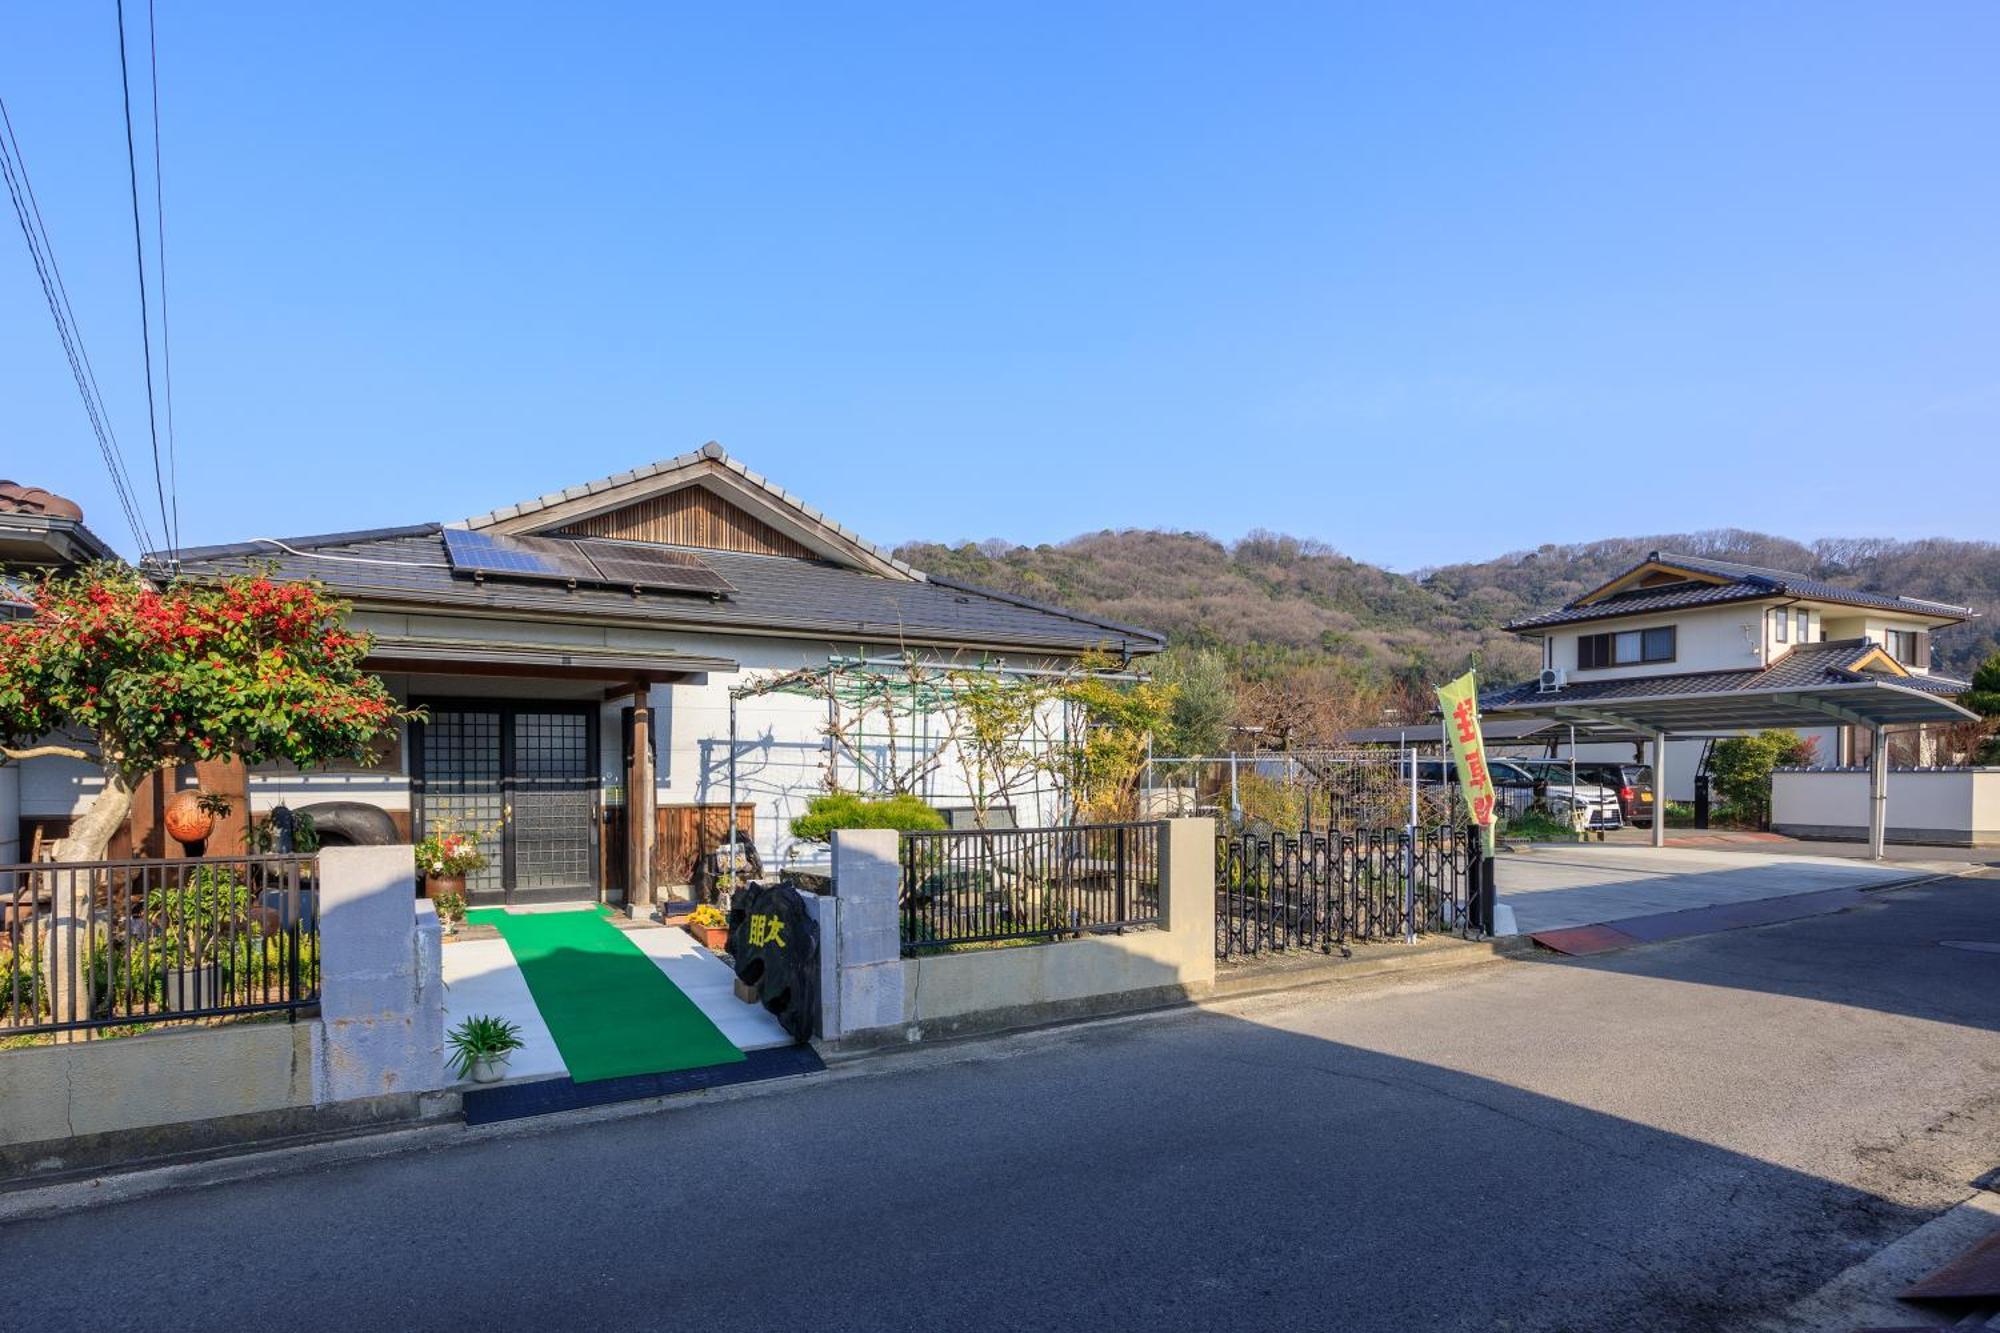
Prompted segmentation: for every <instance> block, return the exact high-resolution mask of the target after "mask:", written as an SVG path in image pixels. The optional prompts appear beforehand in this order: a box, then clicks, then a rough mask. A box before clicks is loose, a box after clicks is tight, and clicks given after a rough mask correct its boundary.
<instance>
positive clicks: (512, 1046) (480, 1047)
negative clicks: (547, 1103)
mask: <svg viewBox="0 0 2000 1333" xmlns="http://www.w3.org/2000/svg"><path fill="white" fill-rule="evenodd" d="M445 1044H446V1045H447V1046H449V1047H451V1056H450V1059H449V1061H448V1063H449V1064H450V1066H451V1068H452V1070H453V1072H455V1073H456V1074H457V1075H458V1076H459V1077H460V1078H462V1079H464V1078H469V1079H471V1080H472V1081H473V1082H474V1083H497V1082H499V1081H500V1080H501V1079H503V1078H505V1077H506V1076H507V1057H508V1056H510V1055H512V1054H513V1053H514V1052H515V1051H518V1050H520V1049H521V1047H522V1046H523V1045H525V1044H526V1043H524V1042H523V1041H522V1040H521V1029H520V1028H518V1027H516V1026H514V1025H513V1024H512V1023H509V1022H508V1021H507V1020H506V1019H504V1018H495V1017H494V1016H493V1015H492V1014H475V1015H473V1016H472V1017H471V1018H468V1019H466V1020H465V1021H464V1022H463V1023H460V1024H459V1025H458V1026H457V1027H455V1028H453V1029H452V1030H451V1032H450V1034H449V1035H447V1036H446V1037H445Z"/></svg>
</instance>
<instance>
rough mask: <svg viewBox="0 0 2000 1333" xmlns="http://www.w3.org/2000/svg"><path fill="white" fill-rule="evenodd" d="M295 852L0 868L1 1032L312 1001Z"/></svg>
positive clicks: (94, 1028)
mask: <svg viewBox="0 0 2000 1333" xmlns="http://www.w3.org/2000/svg"><path fill="white" fill-rule="evenodd" d="M314 869H315V863H314V861H313V859H312V858H311V857H306V856H238V857H206V858H200V859H191V860H181V861H75V862H35V863H32V864H25V865H0V1039H5V1038H8V1037H17V1036H27V1035H32V1034H37V1033H53V1032H76V1033H80V1034H82V1035H85V1036H88V1035H91V1034H93V1033H98V1032H101V1031H102V1030H104V1029H108V1028H120V1027H128V1026H132V1025H136V1024H144V1025H151V1024H156V1023H168V1022H189V1021H201V1020H210V1019H216V1018H222V1017H228V1016H234V1015H242V1014H268V1013H284V1014H287V1015H289V1016H292V1017H297V1015H298V1012H299V1010H300V1009H301V1008H303V1007H305V1006H307V1005H311V1004H314V1003H316V1002H317V1001H318V999H319V975H320V971H319V915H318V913H319V903H318V899H319V894H318V892H317V890H316V886H315V881H314Z"/></svg>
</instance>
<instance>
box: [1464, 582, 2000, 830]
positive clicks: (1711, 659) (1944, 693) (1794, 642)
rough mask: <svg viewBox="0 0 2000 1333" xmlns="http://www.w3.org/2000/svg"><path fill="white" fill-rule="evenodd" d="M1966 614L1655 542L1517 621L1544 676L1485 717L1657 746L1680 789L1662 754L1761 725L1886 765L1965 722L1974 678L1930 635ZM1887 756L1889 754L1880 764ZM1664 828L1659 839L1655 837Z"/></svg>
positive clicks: (1663, 783)
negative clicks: (1947, 662) (1553, 605)
mask: <svg viewBox="0 0 2000 1333" xmlns="http://www.w3.org/2000/svg"><path fill="white" fill-rule="evenodd" d="M1974 614H1975V613H1974V612H1973V611H1972V610H1970V609H1969V608H1967V607H1962V606H1949V605H1945V604H1943V603H1940V602H1932V601H1925V600H1922V599H1919V598H1913V597H1901V596H1894V595H1888V594H1882V593H1873V592H1862V591H1858V590H1856V589H1853V588H1845V587H1841V586H1839V585H1837V584H1832V583H1827V582H1825V581H1823V580H1820V579H1815V578H1811V577H1809V576H1807V575H1803V574H1795V573H1790V572H1787V571H1785V570H1777V569H1764V568H1760V567H1758V566H1754V565H1743V564H1737V563H1734V562H1732V561H1726V560H1711V559H1707V558H1703V557H1697V556H1685V555H1676V554H1672V553H1669V552H1664V551H1654V552H1652V553H1651V554H1650V555H1648V557H1647V558H1646V559H1645V560H1643V561H1641V562H1640V563H1639V564H1637V565H1634V566H1633V567H1632V568H1631V569H1628V570H1626V571H1625V572H1624V573H1622V574H1620V575H1619V576H1618V577H1617V578H1615V579H1612V580H1611V581H1610V582H1608V583H1606V584H1604V585H1602V586H1601V587H1598V588H1594V589H1592V590H1591V591H1589V592H1587V593H1585V594H1583V595H1582V596H1580V597H1577V598H1576V599H1574V600H1573V601H1571V602H1570V603H1568V604H1567V605H1566V606H1563V607H1562V608H1560V609H1558V610H1555V611H1549V612H1545V613H1543V614H1541V615H1537V616H1531V617H1529V618H1527V619H1525V620H1520V621H1516V622H1515V623H1514V624H1512V625H1510V626H1508V628H1509V629H1510V630H1512V631H1513V632H1515V633H1517V634H1520V635H1522V636H1524V637H1527V638H1531V639H1536V640H1539V641H1540V643H1541V648H1542V671H1541V674H1540V677H1539V678H1538V679H1536V680H1533V681H1526V682H1523V683H1521V684H1519V685H1514V686H1510V687H1507V688H1505V689H1500V690H1495V691H1491V692H1489V693H1487V694H1485V695H1483V696H1482V697H1481V700H1480V703H1481V708H1482V710H1483V711H1484V712H1486V713H1488V714H1489V715H1493V716H1501V717H1539V718H1544V719H1550V720H1555V721H1563V722H1569V723H1572V724H1574V725H1575V726H1576V728H1577V740H1578V745H1579V747H1581V746H1582V745H1584V744H1586V743H1590V742H1598V743H1602V742H1604V741H1607V740H1613V741H1623V742H1628V743H1629V742H1630V741H1631V740H1634V739H1644V740H1646V741H1648V742H1649V743H1650V744H1651V745H1652V747H1653V749H1654V751H1655V756H1654V767H1655V783H1656V786H1658V787H1659V789H1660V790H1661V791H1662V793H1663V794H1665V795H1670V796H1671V795H1678V794H1680V793H1682V792H1684V791H1686V790H1687V786H1686V784H1687V781H1688V779H1690V778H1691V777H1692V767H1691V765H1689V764H1688V763H1686V762H1684V761H1681V762H1677V761H1676V755H1675V752H1674V751H1673V750H1671V749H1668V748H1666V747H1667V746H1668V745H1669V744H1670V743H1671V742H1673V741H1674V740H1675V739H1677V738H1678V739H1679V740H1680V741H1682V742H1683V743H1684V747H1683V749H1682V752H1681V753H1682V755H1685V754H1686V749H1685V743H1688V742H1693V743H1696V744H1699V743H1700V741H1701V740H1703V739H1704V738H1711V737H1714V736H1716V735H1726V734H1730V733H1733V732H1741V731H1749V730H1756V729H1760V728H1764V727H1790V728H1793V729H1796V730H1799V731H1801V732H1802V733H1805V734H1810V735H1814V736H1815V737H1816V738H1818V740H1819V741H1820V749H1821V758H1822V760H1823V761H1824V762H1826V763H1829V764H1842V765H1847V764H1856V765H1858V764H1862V763H1868V764H1870V766H1871V768H1886V760H1887V757H1888V746H1889V744H1890V742H1891V739H1892V738H1893V737H1896V736H1902V737H1904V738H1905V739H1906V740H1907V742H1908V749H1909V753H1910V755H1911V756H1912V757H1913V758H1915V757H1918V756H1921V755H1922V754H1923V753H1924V750H1925V744H1926V743H1925V740H1924V734H1923V731H1922V728H1923V726H1924V724H1926V723H1948V722H1953V721H1957V720H1961V719H1964V718H1967V717H1970V716H1971V714H1969V713H1967V712H1966V711H1965V710H1964V709H1962V708H1960V707H1958V706H1957V705H1956V704H1954V703H1952V702H1951V698H1952V696H1954V695H1957V694H1961V693H1963V692H1964V691H1965V690H1966V689H1967V688H1968V686H1967V684H1966V682H1964V681H1961V680H1954V679H1951V678H1949V677H1946V676H1942V675H1939V674H1937V673H1935V672H1933V671H1932V670H1931V647H1930V643H1931V635H1932V634H1933V633H1934V632H1935V631H1937V630H1939V629H1942V628H1944V627H1946V626H1950V625H1955V624H1958V623H1960V622H1961V621H1964V620H1966V619H1969V618H1970V617H1971V616H1973V615H1974ZM1878 755H1880V756H1881V758H1882V760H1883V761H1884V762H1883V763H1881V764H1877V763H1875V762H1874V761H1875V759H1876V758H1877V756H1878ZM1657 836H1658V834H1657V829H1656V838H1657Z"/></svg>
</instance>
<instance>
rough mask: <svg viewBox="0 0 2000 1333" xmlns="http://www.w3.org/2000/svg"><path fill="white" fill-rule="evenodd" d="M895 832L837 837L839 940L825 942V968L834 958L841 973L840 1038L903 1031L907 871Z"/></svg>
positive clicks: (836, 922)
mask: <svg viewBox="0 0 2000 1333" xmlns="http://www.w3.org/2000/svg"><path fill="white" fill-rule="evenodd" d="M898 844H899V835H898V834H897V833H896V831H895V830H894V829H839V830H837V831H836V832H835V833H834V835H833V894H834V897H835V898H836V899H837V900H838V903H839V910H838V911H836V912H835V913H834V933H835V936H836V938H835V941H834V943H833V948H832V949H831V950H829V948H828V942H827V940H826V938H825V937H824V936H822V937H821V939H820V955H821V959H822V963H821V965H822V966H827V965H829V964H828V963H827V962H826V958H827V955H828V954H829V953H831V955H832V958H833V959H834V960H835V961H834V963H833V964H832V965H835V966H837V967H838V968H839V969H840V982H839V990H838V996H837V1008H836V1011H835V1012H836V1013H837V1015H838V1023H839V1030H838V1031H837V1032H830V1033H828V1035H829V1036H830V1037H834V1038H835V1039H838V1038H839V1037H842V1036H846V1035H849V1034H852V1033H857V1032H871V1031H875V1032H881V1031H884V1030H887V1029H897V1030H900V1029H901V1028H902V1027H903V1025H904V1017H905V1016H904V1012H903V929H902V923H901V919H900V917H899V915H898V903H899V901H900V899H901V896H902V888H903V867H902V862H901V860H900V858H899V857H898V856H897V851H898Z"/></svg>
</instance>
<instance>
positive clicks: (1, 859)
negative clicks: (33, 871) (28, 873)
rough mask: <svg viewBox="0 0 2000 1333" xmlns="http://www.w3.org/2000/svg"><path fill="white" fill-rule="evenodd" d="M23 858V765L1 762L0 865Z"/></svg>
mask: <svg viewBox="0 0 2000 1333" xmlns="http://www.w3.org/2000/svg"><path fill="white" fill-rule="evenodd" d="M20 859H21V766H20V765H19V764H0V865H7V864H9V863H11V862H15V861H19V860H20Z"/></svg>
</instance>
